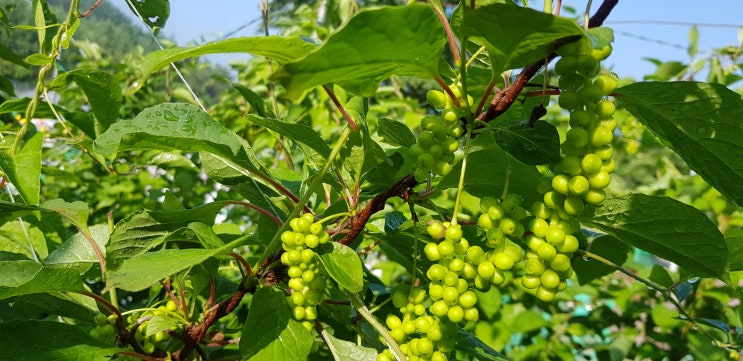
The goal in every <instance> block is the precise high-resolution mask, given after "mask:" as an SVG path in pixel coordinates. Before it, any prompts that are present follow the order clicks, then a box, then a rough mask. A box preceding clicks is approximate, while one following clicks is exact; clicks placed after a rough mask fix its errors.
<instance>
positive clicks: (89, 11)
mask: <svg viewBox="0 0 743 361" xmlns="http://www.w3.org/2000/svg"><path fill="white" fill-rule="evenodd" d="M102 2H103V0H98V1H96V2H95V4H93V6H91V7H90V9H88V11H86V12H84V13H82V14H80V15H78V16H77V17H78V19H82V18H84V17H86V16H88V15H90V13H92V12H93V10H95V8H97V7H98V5H100V4H101V3H102Z"/></svg>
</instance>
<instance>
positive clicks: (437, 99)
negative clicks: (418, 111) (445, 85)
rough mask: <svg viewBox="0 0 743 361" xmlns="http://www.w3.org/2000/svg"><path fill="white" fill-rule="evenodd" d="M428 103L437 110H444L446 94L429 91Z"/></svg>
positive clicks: (427, 94)
mask: <svg viewBox="0 0 743 361" xmlns="http://www.w3.org/2000/svg"><path fill="white" fill-rule="evenodd" d="M426 101H427V102H428V104H431V106H432V107H434V108H436V109H443V108H444V106H446V94H444V93H443V92H442V91H440V90H435V89H432V90H429V91H428V92H427V93H426Z"/></svg>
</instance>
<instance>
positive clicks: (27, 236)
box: [0, 221, 49, 263]
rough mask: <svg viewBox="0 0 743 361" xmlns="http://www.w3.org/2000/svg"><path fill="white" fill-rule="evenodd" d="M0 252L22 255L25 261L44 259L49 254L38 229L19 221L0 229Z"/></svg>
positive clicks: (42, 234) (41, 233)
mask: <svg viewBox="0 0 743 361" xmlns="http://www.w3.org/2000/svg"><path fill="white" fill-rule="evenodd" d="M32 249H33V251H32ZM0 252H7V253H14V254H18V255H23V256H25V257H24V258H27V259H36V258H38V259H44V258H46V256H47V254H48V253H49V251H48V250H47V245H46V238H45V237H44V233H43V232H42V231H41V230H40V229H39V228H38V227H35V226H33V225H31V224H29V223H21V222H20V221H13V222H8V223H5V224H3V225H2V226H1V227H0ZM32 252H33V253H32ZM45 263H46V262H45Z"/></svg>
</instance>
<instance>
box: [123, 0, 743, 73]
mask: <svg viewBox="0 0 743 361" xmlns="http://www.w3.org/2000/svg"><path fill="white" fill-rule="evenodd" d="M563 2H564V4H566V5H570V6H573V7H575V8H576V9H581V10H582V9H584V8H585V6H586V1H585V0H580V1H571V0H564V1H563ZM530 3H531V4H532V7H534V8H537V9H541V8H542V1H530ZM600 3H601V1H600V0H595V1H593V4H594V5H593V6H594V9H595V8H597V7H598V4H600ZM114 4H116V6H119V7H120V8H123V9H124V10H126V11H127V12H129V10H128V9H127V8H126V3H125V1H123V0H122V1H116V2H114ZM206 4H208V5H206ZM703 4H704V5H703ZM708 4H709V5H708ZM170 7H171V15H170V18H169V19H168V22H167V24H166V26H165V28H164V29H163V34H165V35H166V36H168V37H170V38H172V39H174V40H175V41H176V43H177V44H178V45H181V46H185V45H189V44H195V43H198V44H200V43H204V42H208V41H213V40H218V39H220V38H222V37H224V36H225V35H227V34H232V35H231V36H233V37H235V36H252V35H256V31H257V29H258V24H259V23H260V20H259V18H260V8H259V1H255V0H247V1H246V0H214V1H210V2H206V1H203V0H177V1H171V2H170ZM253 21H255V23H253V24H252V25H249V26H247V27H245V25H247V24H250V23H251V22H253ZM654 21H655V22H682V23H689V24H691V23H696V24H699V25H700V26H699V33H700V39H699V55H697V57H700V56H704V55H705V54H709V53H710V52H711V51H712V49H714V48H718V47H722V46H725V45H735V44H737V43H738V41H739V40H738V32H739V28H736V27H710V26H704V24H723V25H734V26H738V27H739V26H743V1H741V0H716V1H709V2H703V1H699V0H649V1H648V0H620V1H619V5H617V7H616V8H615V9H614V11H613V12H612V14H611V16H610V17H609V19H608V21H607V23H606V25H607V26H609V27H611V28H613V29H614V31H615V43H614V53H613V54H612V56H611V57H610V58H609V59H608V60H607V62H608V64H607V65H608V66H609V67H612V68H613V70H614V71H615V72H616V73H617V74H618V75H619V76H620V77H624V76H633V77H635V78H636V79H639V78H641V77H642V75H644V74H648V73H651V72H652V71H653V70H654V69H655V66H653V65H652V64H651V63H649V62H647V61H644V60H642V58H643V57H651V58H657V59H660V60H664V61H668V60H680V61H685V62H686V61H688V60H689V56H688V55H687V51H686V47H687V45H688V33H689V29H690V26H689V25H681V26H679V25H663V24H656V25H654V24H652V23H651V22H654ZM632 22H641V23H632ZM242 27H244V28H243V29H242V30H239V31H236V30H238V29H240V28H242ZM641 37H645V38H647V39H648V40H643V39H641ZM236 57H240V56H239V55H235V54H229V55H224V56H220V57H217V58H211V60H213V61H217V62H221V63H225V64H226V63H227V62H228V61H229V60H230V59H232V58H236ZM243 58H245V57H243Z"/></svg>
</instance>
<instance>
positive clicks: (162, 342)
mask: <svg viewBox="0 0 743 361" xmlns="http://www.w3.org/2000/svg"><path fill="white" fill-rule="evenodd" d="M176 311H177V306H176V304H175V302H174V301H172V300H169V301H168V302H167V303H165V304H164V305H161V306H158V307H157V308H155V309H147V310H143V311H137V312H132V313H131V314H129V315H128V316H127V317H126V322H127V324H128V325H130V326H129V328H128V329H129V332H133V333H134V339H135V341H136V342H137V343H138V344H139V345H140V346H141V347H142V350H143V351H144V353H145V354H152V353H153V352H155V351H156V350H160V351H163V352H168V351H172V350H176V349H178V348H179V347H182V344H181V342H180V341H179V340H178V339H175V338H173V337H172V336H171V335H170V333H171V332H177V331H179V330H182V329H183V324H180V325H178V326H171V327H169V328H168V329H167V330H160V329H159V330H148V327H149V324H150V320H151V319H152V318H154V317H172V316H170V315H168V314H173V313H175V312H176ZM116 320H117V319H116V315H115V314H111V315H109V316H108V317H106V315H103V314H98V315H96V316H95V325H96V326H95V328H94V329H92V330H91V331H90V335H91V336H92V337H94V338H96V339H99V340H102V341H105V342H110V343H111V344H113V343H115V342H116V336H117V335H116ZM135 325H136V326H135ZM134 327H136V329H135V328H134ZM118 359H122V360H139V359H138V358H136V357H132V356H126V355H120V356H118Z"/></svg>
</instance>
